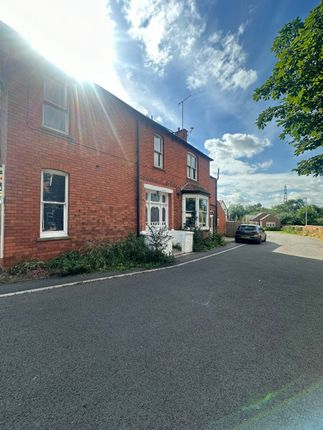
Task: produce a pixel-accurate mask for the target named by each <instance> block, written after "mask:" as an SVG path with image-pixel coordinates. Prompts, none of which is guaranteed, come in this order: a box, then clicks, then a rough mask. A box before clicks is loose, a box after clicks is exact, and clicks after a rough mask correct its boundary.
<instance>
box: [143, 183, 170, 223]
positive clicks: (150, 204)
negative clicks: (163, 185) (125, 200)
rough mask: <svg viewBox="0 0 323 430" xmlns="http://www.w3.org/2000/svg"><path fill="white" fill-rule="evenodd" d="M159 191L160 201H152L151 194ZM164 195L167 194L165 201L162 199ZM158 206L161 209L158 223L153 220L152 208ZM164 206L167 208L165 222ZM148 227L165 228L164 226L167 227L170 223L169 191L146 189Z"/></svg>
mask: <svg viewBox="0 0 323 430" xmlns="http://www.w3.org/2000/svg"><path fill="white" fill-rule="evenodd" d="M155 193H158V194H159V196H160V198H159V202H153V201H151V197H150V196H151V194H155ZM147 195H148V199H147ZM163 196H165V202H163V201H162V198H163ZM154 207H157V208H158V210H159V222H158V224H157V223H156V222H153V224H152V222H151V208H154ZM163 208H164V209H166V214H165V222H163V220H162V218H163V216H162V211H163ZM146 214H147V215H146V227H147V228H148V226H150V227H155V228H163V227H167V228H168V225H169V222H168V216H169V198H168V193H167V192H165V191H159V190H156V189H146Z"/></svg>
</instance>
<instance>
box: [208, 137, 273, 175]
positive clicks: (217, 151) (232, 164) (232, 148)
mask: <svg viewBox="0 0 323 430" xmlns="http://www.w3.org/2000/svg"><path fill="white" fill-rule="evenodd" d="M270 145H271V143H270V141H269V139H260V138H259V137H257V136H255V135H253V134H243V133H235V134H230V133H226V134H224V135H223V136H222V138H214V139H208V140H206V142H205V143H204V146H205V148H206V149H207V150H208V152H209V155H210V157H211V158H213V159H214V161H213V164H214V165H215V166H216V168H218V167H219V168H220V170H221V171H222V172H223V173H228V174H241V173H252V172H256V171H258V170H262V169H267V168H268V167H269V166H270V165H271V160H267V161H265V162H263V163H250V162H247V161H244V160H241V158H242V159H245V158H247V159H251V158H252V157H254V156H255V155H257V154H260V153H261V152H262V151H263V150H264V149H265V148H267V147H269V146H270Z"/></svg>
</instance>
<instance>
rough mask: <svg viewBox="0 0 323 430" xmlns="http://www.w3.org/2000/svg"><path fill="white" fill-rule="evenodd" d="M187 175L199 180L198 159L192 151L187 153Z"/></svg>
mask: <svg viewBox="0 0 323 430" xmlns="http://www.w3.org/2000/svg"><path fill="white" fill-rule="evenodd" d="M187 177H188V178H190V179H193V180H194V181H196V180H197V160H196V157H195V155H193V154H191V153H190V152H189V153H188V154H187Z"/></svg>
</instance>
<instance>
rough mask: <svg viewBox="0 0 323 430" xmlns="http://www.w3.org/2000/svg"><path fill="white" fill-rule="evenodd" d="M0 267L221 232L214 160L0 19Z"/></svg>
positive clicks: (184, 133)
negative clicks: (95, 247) (115, 243)
mask: <svg viewBox="0 0 323 430" xmlns="http://www.w3.org/2000/svg"><path fill="white" fill-rule="evenodd" d="M0 130H1V134H0V166H1V169H2V171H1V172H0V185H1V186H2V188H0V203H1V204H0V208H1V210H0V224H1V228H0V263H1V265H2V266H9V265H11V264H13V263H15V262H17V261H21V260H25V259H31V258H41V259H48V258H51V257H53V256H55V255H58V254H60V253H62V252H64V251H67V250H71V249H75V248H79V247H82V246H85V245H86V244H88V243H89V242H96V241H100V240H102V239H108V240H116V239H119V238H122V237H125V236H127V235H128V234H129V233H131V232H133V233H137V234H140V232H143V231H145V229H146V226H147V224H148V225H153V226H163V225H165V226H167V227H168V229H169V230H181V229H183V228H184V227H185V226H187V227H192V226H193V225H195V226H199V227H201V228H202V229H205V230H209V229H211V230H212V229H214V228H215V227H216V220H215V217H214V215H213V214H214V213H215V195H216V185H217V184H216V179H215V178H213V177H211V176H210V174H209V172H210V161H211V159H210V158H209V157H208V156H207V155H205V154H204V153H202V152H201V151H199V150H198V149H196V148H195V147H194V146H192V145H190V144H189V143H188V142H187V131H186V130H178V131H177V132H175V133H174V132H172V131H170V130H168V129H167V128H165V127H163V126H162V125H160V124H158V123H156V122H154V121H153V120H151V119H150V118H148V117H146V116H144V115H142V114H141V113H140V112H138V111H136V110H135V109H133V108H132V107H130V106H129V105H127V104H126V103H124V102H123V101H121V100H120V99H118V98H117V97H115V96H114V95H112V94H111V93H109V92H108V91H106V90H104V89H103V88H101V87H99V86H97V85H94V84H89V83H87V84H81V83H79V82H76V81H75V80H73V79H72V78H70V77H69V76H67V75H66V74H64V73H63V72H62V71H61V70H59V69H57V68H56V67H55V66H53V65H52V64H50V63H49V62H48V61H46V60H45V59H44V58H42V57H41V56H39V55H38V54H37V53H36V52H34V51H33V50H32V49H31V48H30V47H29V46H28V45H27V44H26V43H25V42H24V40H22V39H21V37H20V36H19V35H18V34H17V33H16V32H14V31H13V30H12V29H10V28H9V27H8V26H6V25H5V24H3V23H0Z"/></svg>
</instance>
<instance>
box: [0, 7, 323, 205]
mask: <svg viewBox="0 0 323 430" xmlns="http://www.w3.org/2000/svg"><path fill="white" fill-rule="evenodd" d="M318 4H319V0H306V1H305V0H204V1H198V0H163V1H162V0H82V1H79V0H68V1H67V0H55V2H53V1H49V0H28V1H26V2H21V0H2V2H1V9H0V20H2V21H4V22H6V23H7V24H9V25H10V26H11V27H13V28H14V29H15V30H17V31H18V32H19V33H21V34H22V35H23V36H24V37H25V38H26V39H27V40H28V41H29V42H30V43H31V45H32V46H33V47H34V48H35V49H36V50H37V51H38V52H40V53H41V54H42V55H44V56H45V57H46V58H48V59H49V60H50V61H52V62H53V63H55V64H56V65H58V66H59V67H61V68H62V69H63V70H65V71H66V72H67V73H68V74H70V75H72V76H74V77H76V78H77V79H86V80H92V81H94V82H96V83H98V84H99V85H101V86H103V87H104V88H106V89H107V90H108V91H110V92H112V93H113V94H115V95H116V96H118V97H120V98H121V99H122V100H124V101H125V102H127V103H129V104H130V105H131V106H133V107H134V108H136V109H138V110H139V111H141V112H142V113H144V114H147V115H149V116H150V117H153V119H154V120H155V121H157V122H159V123H161V124H162V125H164V126H165V127H167V128H169V129H171V130H174V131H176V130H177V128H178V127H181V105H179V102H180V101H181V100H183V99H185V98H186V97H188V98H187V100H186V101H185V102H184V127H185V128H186V129H188V130H189V131H190V133H189V142H190V143H191V144H192V145H194V146H196V147H197V148H198V149H200V150H202V151H203V152H204V153H206V154H208V155H209V156H210V157H212V158H213V159H214V161H213V162H212V163H211V174H213V175H215V176H216V174H217V171H218V169H220V177H219V182H218V196H219V199H222V200H224V201H225V203H226V204H227V206H229V205H231V204H237V203H241V204H245V205H246V204H253V203H258V202H260V203H262V204H263V206H267V207H271V206H273V205H276V204H280V203H282V202H283V194H284V186H285V185H286V186H287V190H288V198H289V199H292V198H303V199H305V198H307V201H308V203H309V204H316V205H319V206H323V183H322V179H321V178H313V177H311V176H297V174H296V173H294V172H292V171H291V170H292V169H293V168H294V167H295V166H296V164H297V161H300V159H301V158H300V157H295V156H294V155H293V148H292V147H291V146H290V145H288V143H287V142H284V141H281V140H280V139H279V137H278V136H279V133H280V131H279V129H278V128H277V127H276V125H275V123H272V124H270V125H268V126H267V127H266V128H265V129H264V130H262V131H260V130H258V129H257V127H256V125H255V121H256V118H257V116H258V114H259V113H260V112H261V111H262V110H263V109H264V107H266V106H268V105H270V103H269V104H268V103H266V104H265V102H260V103H259V102H258V103H256V102H254V101H253V100H252V94H253V91H254V90H255V88H257V87H258V86H260V85H261V84H263V83H264V82H265V81H266V79H267V78H268V77H269V76H270V74H271V71H272V67H273V65H274V64H275V57H274V55H273V54H272V52H271V46H272V42H273V40H274V38H275V36H276V35H277V33H278V31H279V30H280V29H281V28H282V27H283V26H284V25H285V24H286V23H287V22H289V21H290V20H291V19H293V18H295V17H297V16H299V17H300V18H301V19H304V18H305V17H306V16H307V15H308V13H309V11H310V10H312V9H313V8H314V7H316V6H317V5H318ZM309 155H310V154H309ZM307 156H308V154H307Z"/></svg>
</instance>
